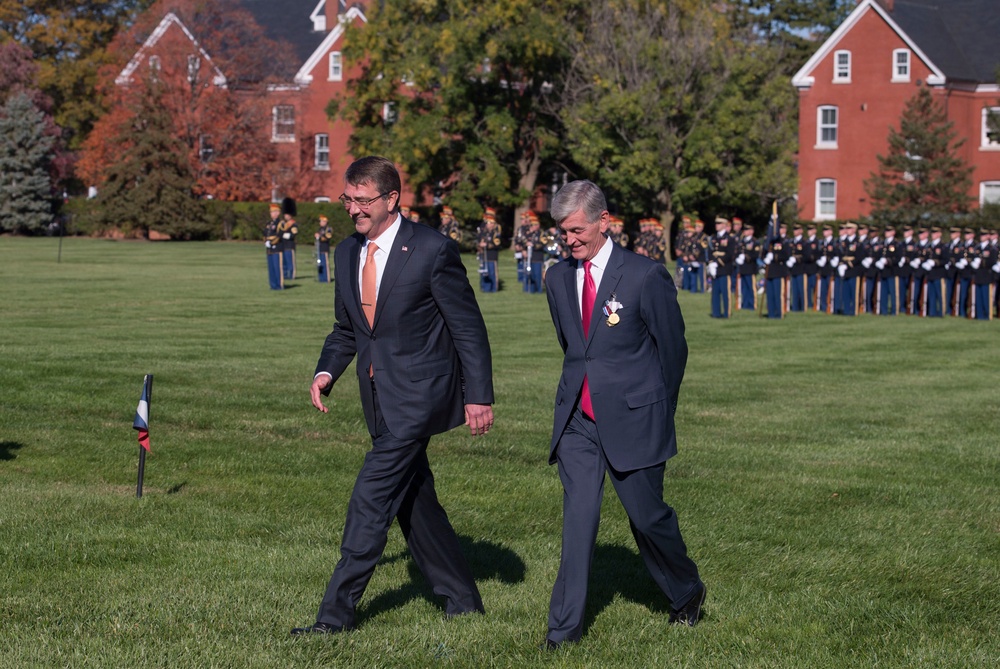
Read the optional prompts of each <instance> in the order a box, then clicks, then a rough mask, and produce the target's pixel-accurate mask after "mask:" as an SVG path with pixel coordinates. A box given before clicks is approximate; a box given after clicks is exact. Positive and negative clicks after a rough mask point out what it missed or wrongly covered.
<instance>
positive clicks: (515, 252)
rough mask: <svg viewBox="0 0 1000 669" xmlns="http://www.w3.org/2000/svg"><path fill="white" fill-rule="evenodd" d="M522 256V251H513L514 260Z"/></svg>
mask: <svg viewBox="0 0 1000 669" xmlns="http://www.w3.org/2000/svg"><path fill="white" fill-rule="evenodd" d="M523 257H524V254H523V253H521V252H520V251H514V260H520V259H521V258H523Z"/></svg>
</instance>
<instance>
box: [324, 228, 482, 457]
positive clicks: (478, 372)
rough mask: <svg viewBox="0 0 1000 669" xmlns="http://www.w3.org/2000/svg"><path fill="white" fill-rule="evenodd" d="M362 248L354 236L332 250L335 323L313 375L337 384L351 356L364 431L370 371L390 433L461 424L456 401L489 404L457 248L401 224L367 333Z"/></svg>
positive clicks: (417, 434) (478, 322)
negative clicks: (328, 377) (361, 276)
mask: <svg viewBox="0 0 1000 669" xmlns="http://www.w3.org/2000/svg"><path fill="white" fill-rule="evenodd" d="M363 241H364V238H363V237H362V235H360V234H357V233H355V234H353V235H351V236H350V237H348V238H347V239H345V240H344V241H342V242H341V243H340V244H338V245H337V249H336V251H335V253H334V258H335V262H336V266H335V277H336V284H335V287H334V313H335V316H336V322H335V323H334V326H333V331H332V332H331V333H330V334H329V335H328V336H327V338H326V342H325V343H324V344H323V351H322V353H321V354H320V357H319V362H318V363H317V365H316V373H317V374H318V373H319V372H327V373H328V374H330V375H331V376H332V377H333V382H336V381H337V380H338V379H339V378H340V376H341V374H343V372H344V370H345V369H346V368H347V366H348V364H350V362H351V360H352V359H354V357H355V355H356V356H357V372H358V382H359V385H360V388H361V404H362V408H363V409H364V414H365V420H366V421H367V422H368V430H369V432H370V433H372V434H374V433H375V412H374V407H373V406H372V398H371V389H370V385H369V384H370V380H369V377H368V366H369V365H370V364H371V365H374V370H375V376H374V379H375V388H376V391H377V392H378V397H379V404H380V406H381V407H382V413H383V415H384V418H385V422H386V426H387V427H388V428H389V431H390V432H391V433H392V434H393V436H395V437H397V438H399V439H419V438H421V437H428V436H430V435H433V434H438V433H440V432H444V431H446V430H450V429H451V428H453V427H456V426H458V425H461V424H463V423H464V422H465V412H464V405H465V404H492V403H493V371H492V369H493V368H492V359H491V355H490V344H489V340H488V339H487V334H486V325H485V323H484V322H483V317H482V314H481V313H480V311H479V305H478V304H477V303H476V296H475V293H474V292H473V290H472V286H471V285H469V280H468V277H467V276H466V273H465V266H464V265H463V264H462V259H461V257H460V255H459V252H458V246H457V245H456V244H455V242H453V241H452V240H450V239H448V238H447V237H445V236H444V235H442V234H440V233H439V232H437V231H436V230H432V229H431V228H428V227H426V226H424V225H419V224H414V223H411V222H410V221H408V220H406V219H405V218H404V219H402V222H401V224H400V228H399V233H398V234H397V235H396V240H395V242H394V244H393V247H392V249H391V250H390V251H389V259H388V261H386V266H385V269H384V270H383V274H382V282H381V284H380V286H379V293H378V301H377V303H376V305H375V323H374V326H373V327H369V326H368V320H367V319H366V318H365V315H364V312H363V311H362V309H361V295H360V290H359V288H358V272H359V269H358V268H359V266H360V264H361V263H360V254H361V246H362V244H363ZM332 386H333V383H331V384H330V385H329V386H328V387H327V388H326V390H325V391H324V394H329V392H330V388H332Z"/></svg>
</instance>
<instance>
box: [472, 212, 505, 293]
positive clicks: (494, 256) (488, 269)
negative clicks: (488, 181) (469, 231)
mask: <svg viewBox="0 0 1000 669" xmlns="http://www.w3.org/2000/svg"><path fill="white" fill-rule="evenodd" d="M476 248H477V250H478V256H479V289H480V290H481V291H482V292H484V293H495V292H497V291H498V290H499V289H500V278H499V274H498V272H497V260H498V259H499V257H500V228H498V227H497V218H496V209H493V208H492V207H486V211H485V212H484V214H483V226H482V228H481V229H480V232H479V238H478V239H477V240H476Z"/></svg>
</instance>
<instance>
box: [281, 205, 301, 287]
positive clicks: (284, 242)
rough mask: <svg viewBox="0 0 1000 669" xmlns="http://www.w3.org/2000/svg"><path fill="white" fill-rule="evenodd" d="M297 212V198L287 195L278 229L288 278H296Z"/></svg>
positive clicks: (285, 274) (282, 206) (285, 272)
mask: <svg viewBox="0 0 1000 669" xmlns="http://www.w3.org/2000/svg"><path fill="white" fill-rule="evenodd" d="M297 213H298V212H297V211H296V207H295V200H293V199H292V198H290V197H286V198H285V199H284V200H282V201H281V215H282V218H283V219H284V220H283V221H282V222H281V223H280V224H279V225H278V231H279V232H280V233H281V252H282V256H283V257H282V264H283V266H284V276H285V279H286V280H292V279H294V278H295V237H296V236H297V235H298V234H299V224H298V223H296V222H295V216H296V214H297Z"/></svg>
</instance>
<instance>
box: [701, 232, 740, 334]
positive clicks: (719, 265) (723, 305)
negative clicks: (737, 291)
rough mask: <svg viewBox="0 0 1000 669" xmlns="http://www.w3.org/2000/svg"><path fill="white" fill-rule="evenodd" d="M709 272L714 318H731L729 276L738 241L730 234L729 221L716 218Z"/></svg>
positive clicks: (709, 248)
mask: <svg viewBox="0 0 1000 669" xmlns="http://www.w3.org/2000/svg"><path fill="white" fill-rule="evenodd" d="M708 252H709V258H710V260H709V262H708V268H707V269H708V274H709V276H711V277H712V318H729V288H730V283H729V277H730V276H731V275H732V273H733V267H735V260H736V241H735V240H734V239H733V238H732V237H731V236H730V234H729V221H728V220H727V219H725V218H723V217H721V216H718V217H716V219H715V236H714V237H712V238H711V240H709V246H708Z"/></svg>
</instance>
